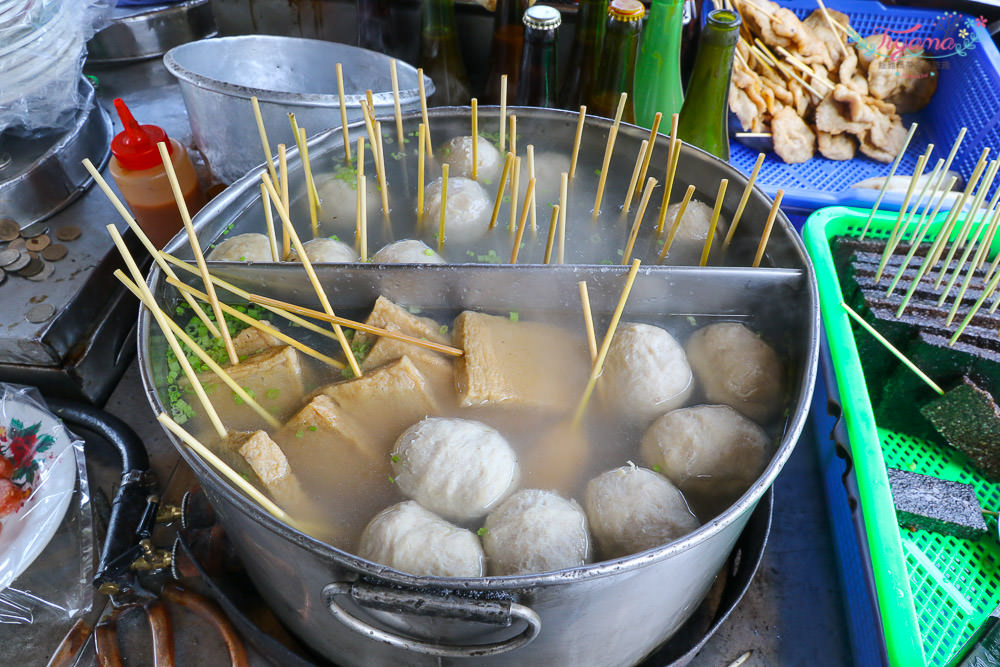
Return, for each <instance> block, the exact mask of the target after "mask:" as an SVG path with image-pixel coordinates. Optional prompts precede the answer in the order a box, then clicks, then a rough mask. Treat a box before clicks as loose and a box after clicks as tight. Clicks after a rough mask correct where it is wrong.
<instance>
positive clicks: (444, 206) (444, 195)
mask: <svg viewBox="0 0 1000 667" xmlns="http://www.w3.org/2000/svg"><path fill="white" fill-rule="evenodd" d="M448 167H449V165H448V163H447V162H445V163H444V164H442V165H441V215H440V217H439V220H438V233H437V240H438V252H441V251H442V250H444V223H445V220H446V219H447V217H448Z"/></svg>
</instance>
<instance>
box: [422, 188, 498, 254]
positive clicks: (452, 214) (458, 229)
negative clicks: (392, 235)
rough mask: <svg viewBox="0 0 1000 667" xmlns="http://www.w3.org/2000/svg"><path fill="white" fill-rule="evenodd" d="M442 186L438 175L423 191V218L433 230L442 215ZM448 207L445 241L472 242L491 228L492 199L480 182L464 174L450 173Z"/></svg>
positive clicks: (435, 229) (435, 230)
mask: <svg viewBox="0 0 1000 667" xmlns="http://www.w3.org/2000/svg"><path fill="white" fill-rule="evenodd" d="M441 188H442V180H441V179H440V178H439V179H437V180H436V181H434V182H433V183H431V184H430V185H428V186H427V189H426V190H425V191H424V193H425V196H424V206H425V207H426V212H425V213H424V222H425V224H426V227H427V228H428V229H431V230H433V233H434V234H437V231H438V221H439V219H440V217H441ZM446 206H447V209H446V211H445V222H444V225H445V227H444V237H445V241H455V242H457V243H469V242H471V241H475V240H477V239H479V238H481V237H483V236H484V235H485V234H486V232H487V231H488V227H489V223H490V213H491V212H492V210H493V201H492V199H491V198H490V197H489V196H488V195H487V194H486V190H484V189H483V187H482V186H481V185H479V183H477V182H475V181H473V180H471V179H468V178H462V177H456V178H452V177H451V176H450V175H449V177H448V203H447V205H446Z"/></svg>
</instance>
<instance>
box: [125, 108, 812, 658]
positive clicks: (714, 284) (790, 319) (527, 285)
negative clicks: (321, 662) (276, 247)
mask: <svg viewBox="0 0 1000 667" xmlns="http://www.w3.org/2000/svg"><path fill="white" fill-rule="evenodd" d="M519 113H520V114H523V116H525V117H528V118H529V122H523V121H522V123H521V131H522V133H530V134H529V136H530V135H531V134H533V135H535V136H538V137H542V136H553V135H554V136H556V137H560V136H563V135H565V134H566V133H567V132H568V133H570V136H571V133H572V130H573V127H574V126H575V117H573V116H570V115H568V114H564V113H559V112H548V111H541V110H535V111H530V112H529V111H528V110H520V111H519ZM462 116H463V112H462V111H460V110H443V111H440V112H438V113H437V114H436V119H432V126H433V125H435V124H437V125H438V126H440V125H441V124H442V122H441V121H444V120H448V119H450V120H455V121H456V122H457V120H460V119H462ZM408 122H409V121H408ZM462 122H463V123H464V120H463V121H462ZM588 125H589V129H588V131H587V132H586V133H585V135H586V136H587V137H588V139H587V140H586V141H585V148H584V152H585V153H588V154H590V153H596V157H593V156H591V157H590V158H588V159H589V160H599V159H600V152H601V147H602V146H603V139H604V136H603V133H602V132H601V129H603V128H606V127H607V126H608V122H607V121H605V120H603V119H593V120H591V121H588ZM529 128H530V129H529ZM354 131H355V132H357V131H358V130H357V128H355V129H354ZM337 136H338V135H331V134H327V135H324V136H321V137H317V138H316V139H315V140H314V141H313V142H312V145H311V147H310V153H311V155H318V156H324V155H327V154H332V152H335V151H336V150H337V147H338V143H337V141H338V139H337ZM645 136H646V133H645V132H644V131H642V130H640V129H639V128H633V127H625V126H623V127H622V132H621V134H620V136H619V139H618V141H619V150H621V153H622V155H628V156H629V157H628V160H629V161H631V159H632V157H633V156H634V155H635V150H636V148H637V147H638V143H639V142H640V141H641V139H642V138H645ZM520 140H522V141H525V142H527V141H530V138H526V137H525V134H522V136H521V139H520ZM664 141H665V139H664V137H662V136H661V137H659V138H658V143H659V144H660V148H661V149H662V148H663V146H662V144H663V143H664ZM662 154H663V153H662V152H661V155H662ZM314 159H316V158H314ZM623 161H624V159H622V160H618V162H623ZM584 164H589V163H588V162H586V161H585V162H583V163H581V165H584ZM682 165H683V171H682V173H680V174H678V185H677V186H675V188H679V189H681V191H682V188H683V185H686V184H687V183H696V184H698V185H699V190H700V191H701V192H707V193H712V192H714V191H715V186H716V184H717V182H718V179H719V178H720V177H727V178H729V179H730V183H731V185H730V191H731V192H732V191H735V195H734V197H732V199H730V198H727V200H726V206H725V208H726V210H727V211H728V212H731V211H732V210H733V209H735V205H736V202H737V201H738V198H739V195H740V193H741V191H742V184H743V183H745V180H744V178H743V177H742V176H741V175H740V174H739V173H738V172H736V171H735V170H733V169H732V168H730V167H729V166H728V165H725V164H724V163H721V162H719V161H717V160H715V159H714V158H712V157H711V156H709V155H707V154H705V153H702V152H701V151H698V150H696V149H693V148H691V147H687V146H685V148H684V153H683V154H682ZM586 169H590V167H589V166H588V167H583V166H581V170H580V173H587V172H586ZM624 171H628V170H624ZM259 175H260V174H259V172H256V173H251V174H249V175H248V176H247V177H246V178H245V179H243V180H241V181H240V182H238V183H237V184H235V185H234V186H233V187H231V188H230V189H229V190H228V191H226V192H225V193H223V194H222V195H220V197H219V198H217V199H216V200H215V201H213V202H212V203H210V204H209V206H208V207H206V208H205V209H204V210H203V211H202V213H201V214H199V216H198V218H197V219H196V226H197V227H199V236H200V237H201V238H202V241H203V242H204V243H209V242H211V241H213V240H215V239H217V238H218V236H219V235H220V233H222V232H223V231H224V230H225V229H227V228H228V227H229V225H233V226H234V228H236V229H240V230H241V231H248V230H249V229H250V228H251V227H253V226H256V227H257V230H258V231H259V228H260V223H259V222H257V218H258V216H259V211H260V209H259V201H257V196H256V195H255V192H256V191H257V189H258V185H257V184H258V182H259ZM767 207H768V200H767V199H766V197H764V196H763V195H762V194H761V193H759V192H755V193H754V196H753V197H752V198H751V202H750V205H749V207H748V215H747V217H746V218H745V220H744V222H743V223H742V225H743V226H744V227H743V232H741V233H745V235H746V236H747V237H748V238H752V239H756V237H757V235H759V233H760V230H761V228H762V226H763V219H764V214H765V212H766V210H767ZM399 217H401V216H398V215H397V218H396V219H395V220H394V223H395V224H399V222H400V221H399V220H398V218H399ZM579 224H582V223H579ZM588 224H589V223H588ZM604 224H613V223H604ZM183 245H184V241H183V239H181V238H176V239H174V241H173V242H172V243H171V244H170V245H168V247H167V250H168V251H170V252H175V253H178V252H181V251H183ZM650 248H655V245H651V246H650ZM741 256H742V255H739V254H737V255H735V256H733V257H732V258H731V263H739V262H740V261H741V259H740V258H741ZM769 261H770V262H771V266H773V267H780V268H762V269H747V268H740V267H715V268H703V269H700V268H696V267H667V266H645V267H643V269H642V270H641V272H640V276H639V278H638V279H637V281H636V284H635V287H634V289H633V292H632V296H631V298H630V300H629V304H628V307H627V309H626V313H625V317H626V318H635V319H646V320H652V321H655V319H656V318H658V317H664V316H665V315H666V314H670V315H673V316H680V317H686V316H688V315H690V316H694V317H697V318H698V319H699V320H700V321H701V322H702V323H704V322H705V321H710V320H712V319H715V318H723V319H745V320H747V322H748V325H749V326H752V327H755V328H757V329H758V330H760V331H762V333H763V335H764V336H765V337H766V338H767V339H768V340H771V341H774V342H775V343H776V345H777V346H778V347H779V348H780V352H781V354H782V355H783V356H784V357H785V358H786V359H787V360H788V362H789V366H790V369H789V378H790V381H789V384H790V390H789V391H790V405H791V409H790V410H789V413H788V416H787V418H786V421H785V423H784V425H783V429H782V431H781V433H780V436H779V437H780V444H779V446H778V448H777V451H776V453H775V455H774V457H773V459H772V461H771V463H770V465H769V466H768V468H767V469H766V471H765V472H764V474H763V475H762V476H761V477H760V479H758V480H757V481H756V483H755V484H754V485H753V486H752V487H751V488H750V489H749V490H747V492H746V493H745V494H744V495H743V496H742V497H741V498H740V499H739V500H738V501H737V502H736V503H735V504H733V505H732V506H731V507H729V508H728V509H727V510H726V511H725V512H723V513H722V514H720V515H719V516H718V517H716V518H715V519H713V520H711V521H708V522H707V523H705V525H703V526H702V527H701V528H700V529H698V530H697V531H695V532H694V533H692V534H690V535H688V536H686V537H685V538H683V539H681V540H678V541H676V542H673V543H670V544H667V545H665V546H662V547H659V548H656V549H652V550H649V551H646V552H643V553H640V554H635V555H633V556H629V557H626V558H621V559H617V560H613V561H605V562H601V563H596V564H593V565H588V566H584V567H579V568H573V569H569V570H563V571H559V572H553V573H546V574H539V575H530V576H518V577H492V578H482V579H445V578H435V577H418V576H412V575H408V574H403V573H400V572H396V571H393V570H390V569H388V568H386V567H384V566H380V565H377V564H374V563H371V562H368V561H365V560H362V559H360V558H357V557H355V556H353V555H352V554H350V553H346V552H344V551H341V550H338V549H335V548H333V547H330V546H328V545H326V544H324V543H322V542H319V541H317V540H315V539H313V538H310V537H309V536H307V535H304V534H301V533H299V532H297V531H295V530H294V529H292V528H290V527H289V526H286V525H284V524H282V523H280V522H279V521H277V520H275V519H274V518H272V517H271V516H270V515H268V514H267V513H265V512H264V511H263V510H261V509H260V508H259V507H257V506H256V505H255V504H254V503H253V502H251V501H250V500H248V499H247V498H246V497H244V496H243V495H242V494H241V493H240V492H238V491H236V490H234V489H233V488H231V487H230V486H229V485H228V484H227V483H226V482H225V481H223V479H222V478H220V477H219V476H218V475H217V474H216V473H215V472H214V471H213V470H212V469H211V468H210V467H208V466H207V465H206V464H205V463H204V462H203V461H202V460H200V459H199V458H198V457H196V456H194V455H193V454H192V453H191V452H190V451H189V450H188V449H187V448H186V447H184V446H183V445H181V444H179V443H178V442H176V441H174V442H175V445H176V446H177V447H178V449H179V450H180V452H181V453H182V455H183V456H184V457H185V459H186V460H187V461H188V463H190V464H191V466H192V467H193V468H194V470H195V472H196V474H197V476H198V478H199V479H200V480H201V483H202V485H203V487H204V489H205V491H206V494H207V495H208V497H209V499H210V500H211V502H212V503H213V505H214V507H215V509H216V511H217V513H218V516H219V519H220V521H221V522H222V524H223V525H224V526H225V528H226V530H227V533H228V535H229V537H230V539H231V540H232V541H233V543H234V544H235V545H236V548H237V549H238V551H239V553H240V555H241V556H242V559H243V561H244V563H245V564H246V567H247V570H248V571H249V573H250V575H251V577H252V578H253V580H254V582H255V584H256V585H257V587H258V588H259V589H260V591H261V593H262V594H263V595H264V597H265V598H266V599H267V600H268V601H269V602H270V604H271V605H272V606H273V608H274V610H275V611H276V613H277V614H278V615H279V616H280V617H281V618H282V619H283V621H284V622H285V623H286V624H287V625H288V626H289V627H290V628H291V629H292V630H293V631H294V632H295V633H296V634H298V635H299V636H300V637H301V638H302V639H304V640H305V641H306V642H308V643H309V644H310V645H311V646H312V647H313V648H315V649H316V650H317V651H319V652H320V653H322V654H323V655H325V656H327V657H328V658H330V659H331V660H334V661H335V662H337V663H339V664H345V665H361V664H405V665H415V664H416V665H424V664H426V665H438V664H454V663H459V662H464V661H463V660H461V659H460V658H467V657H470V656H477V657H479V658H480V659H481V661H482V662H483V663H484V664H490V665H492V664H516V665H551V664H573V665H602V666H603V665H627V664H633V663H635V662H637V661H639V660H640V659H641V658H642V657H643V656H645V655H647V654H648V653H649V652H650V651H652V650H653V649H654V648H655V647H656V646H657V645H659V644H660V643H661V642H663V641H664V640H665V639H667V638H668V637H669V636H670V635H671V633H672V632H674V631H675V630H676V629H677V628H678V627H679V626H680V625H681V624H682V623H683V621H684V620H685V619H686V618H687V617H688V615H690V613H691V612H692V611H693V610H694V609H695V608H696V607H697V605H698V602H699V601H700V600H701V598H702V597H703V596H704V594H705V592H706V591H707V589H708V587H709V585H710V584H711V582H712V580H713V578H714V577H715V574H716V572H717V571H718V569H719V568H720V567H721V565H722V564H723V562H724V561H725V559H726V557H727V555H728V554H729V552H730V550H731V549H732V546H733V544H734V543H735V541H736V539H737V537H738V536H739V534H740V532H741V531H742V529H743V527H744V525H745V523H746V522H747V520H748V518H749V517H750V515H751V512H752V510H753V508H754V507H755V506H756V504H757V502H758V501H759V500H760V498H761V496H762V495H763V493H764V492H765V490H766V489H767V488H768V487H769V486H770V485H771V483H772V482H773V481H774V479H775V477H776V476H777V475H778V473H779V471H780V470H781V468H782V466H783V465H784V463H785V461H786V460H787V459H788V457H789V455H790V454H791V451H792V448H793V447H794V445H795V442H796V441H797V439H798V437H799V434H800V433H801V431H802V428H803V426H804V423H805V420H806V415H807V412H808V409H809V403H810V397H811V393H812V388H813V383H814V380H815V375H816V360H817V353H818V341H819V316H818V307H817V296H816V286H815V277H814V275H813V272H812V269H811V267H810V265H809V262H808V260H807V259H806V255H805V252H804V250H803V248H802V244H801V241H800V240H799V239H798V236H797V235H796V233H795V231H794V229H793V228H792V226H791V225H790V224H789V223H788V221H787V219H785V218H784V216H781V217H780V219H779V221H778V223H777V226H776V228H775V230H774V233H773V235H772V239H771V245H770V246H769ZM316 268H317V273H318V275H319V277H320V280H321V282H322V283H323V285H324V287H325V288H326V290H327V292H328V294H329V295H330V298H331V300H332V302H333V303H334V304H336V306H337V308H338V311H340V312H343V313H346V314H350V313H351V312H352V311H354V312H362V311H363V309H365V308H367V307H370V305H371V303H372V302H373V300H374V299H375V297H376V296H378V295H380V294H382V295H386V296H388V297H389V298H391V299H393V300H397V301H399V302H401V303H406V304H420V305H422V306H425V307H441V308H446V309H451V310H452V311H453V312H457V311H458V310H460V309H463V308H479V309H483V310H491V311H495V312H496V311H499V312H503V311H506V310H518V311H520V312H521V313H522V314H525V316H529V315H528V314H530V313H531V312H532V311H534V310H539V311H542V310H546V311H552V310H556V311H559V310H564V311H566V312H567V313H570V312H572V313H573V315H572V316H573V317H578V313H577V312H576V309H577V303H578V301H577V298H578V297H577V291H576V283H577V281H579V280H583V279H585V280H587V281H588V284H589V286H590V293H591V297H592V299H593V306H594V310H595V312H596V313H598V315H599V316H600V314H601V313H604V314H606V313H609V312H610V311H611V310H612V309H613V306H614V302H615V300H616V299H617V295H618V293H619V292H620V289H621V285H622V280H623V274H624V271H625V267H621V266H595V265H580V266H537V265H535V266H517V267H511V266H482V265H446V266H425V267H419V268H418V267H414V266H404V265H383V266H379V265H356V266H343V265H341V266H337V265H320V266H317V267H316ZM214 271H215V273H217V274H218V275H219V276H220V277H223V278H225V279H227V280H230V281H232V282H235V283H237V284H239V285H240V286H241V287H243V288H245V289H248V290H251V291H256V292H259V293H262V294H265V295H269V296H273V297H275V298H281V299H294V300H297V301H298V302H303V303H305V305H314V304H310V303H309V302H310V301H311V300H312V299H311V298H310V297H309V296H308V295H309V294H310V293H311V292H310V289H309V287H308V284H307V282H306V280H305V277H304V274H303V272H302V271H301V268H298V267H296V266H295V265H287V264H286V265H274V264H267V265H256V266H247V265H242V264H221V263H218V264H216V265H215V267H214ZM150 284H151V286H152V287H153V289H154V293H155V294H156V295H157V298H158V299H159V300H160V302H161V303H164V304H170V305H172V304H173V303H174V299H175V298H176V297H175V294H174V293H173V290H172V288H170V287H169V286H167V285H166V284H165V283H164V282H163V280H162V276H161V275H160V274H159V273H158V272H155V271H154V272H153V274H152V275H151V276H150ZM223 298H224V295H223ZM139 350H140V357H141V368H142V374H143V381H144V385H145V389H146V392H147V395H148V398H149V400H150V403H151V405H152V406H153V408H154V409H155V410H157V411H159V410H162V409H163V405H164V403H163V399H162V398H161V397H162V396H163V394H162V386H161V384H162V377H163V373H162V369H161V364H162V360H163V358H164V345H163V341H162V340H161V339H160V337H159V334H158V332H157V333H155V334H154V332H153V331H152V330H151V329H150V319H149V318H148V317H147V316H145V315H143V316H141V317H140V342H139Z"/></svg>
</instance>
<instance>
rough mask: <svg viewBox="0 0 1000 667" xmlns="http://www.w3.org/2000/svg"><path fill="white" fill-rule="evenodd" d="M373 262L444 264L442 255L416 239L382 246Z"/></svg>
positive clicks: (373, 257) (374, 256)
mask: <svg viewBox="0 0 1000 667" xmlns="http://www.w3.org/2000/svg"><path fill="white" fill-rule="evenodd" d="M372 261H373V262H375V263H376V264H444V258H443V257H441V255H439V254H437V253H436V252H434V251H433V250H431V249H430V248H429V247H428V246H427V244H426V243H424V242H423V241H418V240H416V239H404V240H402V241H396V242H394V243H390V244H389V245H386V246H382V248H380V249H379V251H378V252H376V253H375V254H374V255H373V256H372Z"/></svg>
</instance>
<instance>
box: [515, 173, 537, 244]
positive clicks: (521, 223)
mask: <svg viewBox="0 0 1000 667" xmlns="http://www.w3.org/2000/svg"><path fill="white" fill-rule="evenodd" d="M534 196H535V179H534V177H532V178H530V179H528V189H527V191H526V192H525V193H524V203H523V204H522V205H521V218H520V220H518V222H517V234H516V235H515V236H514V247H513V248H512V249H511V251H510V263H511V264H517V255H518V252H520V249H521V239H523V238H524V227H525V225H527V224H528V212H529V211H530V210H531V206H530V203H531V198H532V197H534Z"/></svg>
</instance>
